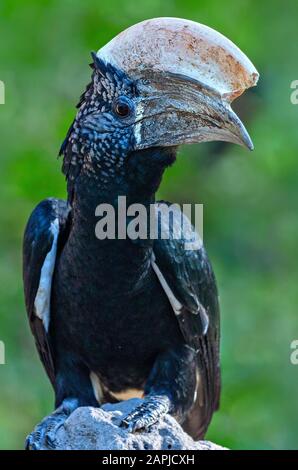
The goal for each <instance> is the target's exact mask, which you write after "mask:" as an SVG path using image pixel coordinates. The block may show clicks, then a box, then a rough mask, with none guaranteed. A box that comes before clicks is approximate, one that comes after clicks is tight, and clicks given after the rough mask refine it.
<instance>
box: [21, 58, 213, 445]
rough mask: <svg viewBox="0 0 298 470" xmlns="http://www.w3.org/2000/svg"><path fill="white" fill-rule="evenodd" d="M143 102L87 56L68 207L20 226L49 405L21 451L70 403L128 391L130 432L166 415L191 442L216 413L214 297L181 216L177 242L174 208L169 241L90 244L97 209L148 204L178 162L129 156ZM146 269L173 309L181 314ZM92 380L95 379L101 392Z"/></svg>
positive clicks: (69, 149) (159, 154)
mask: <svg viewBox="0 0 298 470" xmlns="http://www.w3.org/2000/svg"><path fill="white" fill-rule="evenodd" d="M140 94H141V89H140V88H139V87H138V82H137V81H136V82H133V80H132V79H130V78H128V77H126V76H125V74H123V73H122V72H121V71H119V70H117V69H115V68H114V67H112V66H111V65H106V64H103V63H102V62H100V61H99V60H98V59H96V60H95V67H94V71H93V77H92V82H91V84H90V85H89V86H88V88H87V91H86V92H85V94H84V95H83V97H82V99H81V101H80V104H79V111H78V114H77V117H76V119H75V121H74V123H73V124H72V126H71V128H70V130H69V132H68V135H67V138H66V140H65V142H64V144H63V146H62V149H61V153H62V154H63V155H64V163H63V171H64V173H65V175H66V177H67V181H68V196H69V197H68V201H67V202H64V201H59V200H56V199H47V200H45V201H43V202H42V203H40V204H39V205H38V206H37V208H36V209H35V210H34V212H33V213H32V215H31V217H30V219H29V222H28V224H27V228H26V231H25V237H24V286H25V298H26V307H27V312H28V316H29V321H30V324H31V329H32V332H33V334H34V336H35V340H36V344H37V348H38V351H39V354H40V358H41V360H42V362H43V364H44V366H45V369H46V371H47V374H48V376H49V378H50V380H51V382H52V384H53V387H54V390H55V397H56V399H55V404H56V407H57V409H58V411H57V412H56V414H55V416H54V415H52V416H51V417H50V418H49V421H45V422H43V423H42V424H41V425H40V427H39V428H38V429H37V431H36V432H38V434H36V433H34V434H32V435H31V436H30V437H29V440H28V445H30V443H31V444H32V443H33V442H34V446H35V447H36V446H38V444H36V442H37V441H40V439H41V438H43V437H44V436H46V437H47V439H48V441H51V440H53V439H54V437H53V436H54V434H53V429H55V426H57V425H59V424H61V422H63V420H64V419H65V417H66V416H67V414H69V412H71V411H72V410H73V409H74V408H76V407H77V406H80V405H93V406H97V405H98V402H100V403H102V402H104V401H107V400H116V399H117V398H118V399H119V397H120V398H121V396H122V395H121V394H122V393H124V392H125V391H127V390H130V389H133V390H140V393H142V392H144V394H145V401H144V405H142V407H141V408H139V409H138V410H136V413H134V414H133V415H131V416H128V417H127V418H126V419H125V420H124V422H123V424H124V425H126V426H127V427H129V428H130V429H131V430H135V429H138V428H143V427H145V428H146V427H148V426H150V425H151V424H152V423H153V422H154V421H156V420H157V419H158V417H159V416H162V414H164V413H166V412H170V413H172V414H173V415H174V416H176V417H177V419H178V420H179V421H180V422H181V424H182V425H183V426H184V427H185V429H186V430H187V431H188V432H189V433H190V434H191V435H192V436H194V437H195V438H201V437H203V436H204V434H205V432H206V429H207V427H208V424H209V422H210V420H211V417H212V413H213V412H214V410H216V409H217V407H218V402H219V393H220V372H219V307H218V295H217V289H216V282H215V279H214V274H213V271H212V268H211V265H210V263H209V261H208V258H207V255H206V252H205V250H204V248H203V247H200V248H199V249H196V250H189V251H186V250H185V249H184V242H185V239H188V236H189V233H190V231H191V230H192V229H191V225H190V222H189V221H188V220H187V219H184V226H183V236H182V238H181V239H178V240H177V239H174V237H173V233H174V231H175V226H176V224H178V223H180V219H181V214H180V212H179V211H178V210H177V209H176V211H174V214H173V219H172V225H171V226H170V227H171V229H170V233H171V234H172V236H171V237H170V238H169V239H168V240H165V239H157V240H151V239H146V240H130V239H125V240H122V239H119V238H118V239H117V238H116V239H115V240H109V239H107V240H98V239H97V238H96V236H95V230H94V229H95V225H96V222H97V218H96V216H95V211H96V207H97V206H98V205H99V204H100V203H105V204H107V203H109V204H111V205H112V206H113V207H114V208H115V209H117V204H118V197H119V196H126V199H127V205H130V204H133V203H141V204H143V205H144V206H145V207H147V208H149V206H150V204H154V203H155V193H156V191H157V189H158V187H159V185H160V182H161V179H162V175H163V172H164V170H165V169H166V168H167V167H168V166H169V165H170V164H172V163H173V162H174V161H175V158H176V150H177V148H176V145H174V144H173V146H171V147H162V146H161V147H160V146H149V147H148V148H137V145H136V134H135V132H134V125H135V119H136V117H135V113H136V111H135V110H136V107H137V104H136V103H137V102H138V99H139V97H140ZM119 99H120V100H122V103H126V102H127V103H128V105H129V106H130V113H129V115H128V116H127V117H125V118H123V117H120V116H117V112H116V111H115V102H116V103H118V102H119ZM125 100H126V101H125ZM156 206H157V207H158V203H156ZM54 221H56V226H58V228H59V235H58V240H57V251H56V255H55V262H54V271H53V275H52V277H51V279H52V282H51V286H50V296H49V302H50V304H49V314H50V317H49V321H48V329H47V328H46V325H47V323H46V322H45V321H43V320H42V319H41V318H39V317H38V316H37V311H36V305H35V299H36V295H37V292H38V287H39V282H40V279H41V271H42V267H43V265H44V261H45V258H46V255H47V254H48V253H49V252H50V251H51V248H52V246H53V240H54V235H53V233H52V231H51V227H52V224H53V223H54ZM154 260H155V261H154ZM155 264H156V265H157V266H158V268H159V270H160V271H161V273H162V275H163V276H164V278H165V280H166V282H167V284H168V286H169V287H170V289H171V290H172V292H173V294H174V296H175V298H176V299H177V300H178V302H179V303H180V304H181V305H182V309H181V311H180V313H179V314H178V315H176V314H175V312H174V311H173V308H172V306H171V303H170V301H169V298H168V296H167V295H166V293H165V291H164V289H163V287H162V286H161V283H160V279H159V278H158V276H157V274H156V271H155V270H154V265H155ZM48 292H49V290H48ZM91 373H92V374H93V375H95V376H96V378H97V380H98V383H100V386H101V390H100V392H98V393H95V390H94V383H93V382H92V381H91V379H90V374H91ZM99 395H100V396H99Z"/></svg>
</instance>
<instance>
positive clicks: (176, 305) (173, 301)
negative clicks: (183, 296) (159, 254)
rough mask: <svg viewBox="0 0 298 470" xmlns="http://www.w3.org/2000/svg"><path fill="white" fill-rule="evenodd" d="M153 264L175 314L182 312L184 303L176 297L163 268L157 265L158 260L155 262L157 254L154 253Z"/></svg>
mask: <svg viewBox="0 0 298 470" xmlns="http://www.w3.org/2000/svg"><path fill="white" fill-rule="evenodd" d="M151 265H152V268H153V270H154V272H155V274H156V275H157V277H158V280H159V282H160V284H161V286H162V288H163V290H164V291H165V293H166V295H167V297H168V299H169V302H170V304H171V306H172V308H173V310H174V312H175V315H180V313H181V312H182V309H183V305H182V303H181V302H179V300H178V299H177V297H175V295H174V293H173V291H172V289H171V288H170V286H169V284H168V283H167V281H166V279H165V277H164V275H163V274H162V272H161V270H160V269H159V267H158V266H157V264H156V262H155V255H154V253H152V257H151Z"/></svg>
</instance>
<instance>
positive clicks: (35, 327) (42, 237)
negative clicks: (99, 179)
mask: <svg viewBox="0 0 298 470" xmlns="http://www.w3.org/2000/svg"><path fill="white" fill-rule="evenodd" d="M68 215H69V208H68V206H67V203H66V202H65V201H62V200H58V199H52V198H51V199H45V200H44V201H42V202H41V203H40V204H38V206H37V207H36V208H35V209H34V211H33V212H32V214H31V216H30V218H29V220H28V223H27V226H26V229H25V234H24V241H23V280H24V293H25V303H26V310H27V314H28V318H29V323H30V327H31V331H32V333H33V335H34V338H35V343H36V347H37V350H38V353H39V356H40V359H41V361H42V363H43V365H44V368H45V370H46V372H47V374H48V376H49V379H50V380H51V382H52V383H54V379H55V372H54V362H53V356H52V352H51V344H50V339H49V334H48V332H49V323H50V303H51V286H52V277H53V273H54V269H55V263H56V256H57V251H58V250H59V249H61V246H62V243H63V241H64V240H65V239H66V238H65V237H66V236H67V220H68Z"/></svg>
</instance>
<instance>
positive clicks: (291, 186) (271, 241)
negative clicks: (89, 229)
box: [0, 0, 298, 449]
mask: <svg viewBox="0 0 298 470" xmlns="http://www.w3.org/2000/svg"><path fill="white" fill-rule="evenodd" d="M157 16H177V17H184V18H189V19H192V20H195V21H198V22H202V23H205V24H207V25H209V26H211V27H213V28H215V29H217V30H219V31H220V32H222V33H223V34H225V35H226V36H228V37H229V38H230V39H232V40H233V41H234V42H236V43H237V45H238V46H239V47H240V48H241V49H242V50H243V51H244V52H246V53H247V55H248V56H249V57H250V58H251V59H252V60H253V62H254V63H255V65H256V67H257V68H258V70H259V71H260V73H261V79H260V82H259V86H258V88H257V89H255V90H253V91H251V92H249V93H248V94H247V95H246V96H245V97H241V98H240V100H238V104H237V106H236V108H237V110H238V112H239V114H240V116H241V117H242V119H243V120H244V122H245V124H246V125H247V128H248V129H249V132H250V134H251V136H252V138H253V140H254V143H255V151H254V152H253V153H251V154H250V153H249V152H247V151H245V150H243V149H242V148H240V147H237V146H231V145H228V144H201V145H196V146H189V147H187V148H186V147H184V148H182V149H181V152H180V156H179V158H178V162H177V164H176V165H175V166H173V167H172V168H171V169H170V170H168V172H167V174H166V176H165V179H164V181H163V185H162V190H161V196H162V197H164V198H166V199H169V200H171V199H172V200H173V201H175V202H184V203H186V202H201V203H203V204H204V239H205V244H206V246H207V249H208V252H209V255H210V257H211V260H212V262H213V264H214V269H215V272H216V275H217V279H218V285H219V291H220V297H221V307H222V371H223V391H222V402H221V408H220V411H219V412H218V413H217V414H216V415H215V417H214V419H213V421H212V425H211V426H210V429H209V432H208V436H207V437H208V438H209V439H211V440H214V441H215V442H218V443H220V444H222V445H225V446H228V447H231V448H233V449H244V448H248V449H252V448H266V449H267V448H268V449H271V448H273V449H277V448H280V449H289V448H298V435H297V434H298V431H297V418H298V407H297V391H298V366H296V367H295V366H294V365H291V363H290V343H291V341H292V340H293V339H297V338H298V323H297V301H298V294H297V290H298V289H297V279H298V267H297V259H298V257H297V255H298V247H297V244H298V241H297V234H298V216H297V205H298V184H297V180H298V171H297V168H298V161H297V158H298V155H297V153H298V152H297V130H298V120H297V118H298V106H294V105H293V104H291V101H290V94H291V90H290V83H291V82H292V81H293V80H295V79H298V66H297V40H298V31H297V20H298V5H297V2H296V1H294V0H293V1H292V2H291V1H287V2H281V1H279V2H277V1H272V0H267V1H263V2H257V1H248V0H234V1H229V2H223V1H219V0H218V1H215V0H176V1H175V0H163V1H162V2H161V1H158V0H138V1H133V0H125V1H121V2H120V1H118V0H110V1H109V2H103V1H102V2H101V1H100V0H86V1H84V2H83V1H79V0H59V1H58V0H44V1H43V2H40V1H37V0H27V1H26V2H21V1H17V0H10V1H4V0H1V3H0V38H1V40H0V79H1V80H3V81H4V82H5V85H6V104H5V105H4V106H0V149H1V155H0V218H1V224H0V340H2V341H4V342H5V346H6V365H0V448H1V449H15V448H22V446H23V442H24V438H25V435H26V434H27V433H28V432H30V431H31V430H32V428H33V426H34V425H35V424H36V423H37V422H38V421H39V420H40V419H41V418H42V417H43V416H44V415H45V414H47V413H49V412H50V411H51V410H52V406H53V393H52V390H51V387H50V384H49V382H48V380H47V378H46V375H45V373H44V371H43V369H42V366H41V364H40V362H39V360H38V358H37V353H36V352H35V348H34V345H33V338H32V337H31V334H30V333H29V328H28V325H27V320H26V314H25V309H24V303H23V293H22V280H21V243H22V232H23V229H24V226H25V223H26V220H27V218H28V216H29V213H30V212H31V210H32V209H33V207H34V206H35V205H36V204H37V203H38V202H39V201H40V200H41V199H43V198H45V197H47V196H60V197H64V196H65V182H64V178H63V176H62V175H61V173H60V167H61V161H57V159H56V156H57V153H58V149H59V145H60V143H61V142H62V140H63V138H64V135H65V133H66V131H67V129H68V126H69V124H70V122H71V120H72V118H73V116H74V112H75V110H74V105H75V104H76V102H77V100H78V97H79V95H80V93H81V92H82V90H83V89H84V87H85V85H86V84H87V82H88V80H89V77H90V72H91V71H90V69H89V68H88V63H89V62H90V51H91V50H97V49H98V48H99V47H100V46H102V45H104V44H105V43H106V42H107V41H108V40H109V39H111V38H112V37H113V36H114V35H115V34H117V33H118V32H120V31H121V30H123V29H124V28H126V27H128V26H130V25H132V24H133V23H136V22H138V21H141V20H143V19H146V18H152V17H157Z"/></svg>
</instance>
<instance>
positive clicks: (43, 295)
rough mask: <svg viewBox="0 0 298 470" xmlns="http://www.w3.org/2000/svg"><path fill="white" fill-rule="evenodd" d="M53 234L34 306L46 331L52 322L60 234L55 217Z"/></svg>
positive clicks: (51, 229)
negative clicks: (55, 270)
mask: <svg viewBox="0 0 298 470" xmlns="http://www.w3.org/2000/svg"><path fill="white" fill-rule="evenodd" d="M49 230H50V231H51V232H52V234H53V237H54V238H53V244H52V247H51V249H50V251H49V252H48V253H47V255H46V257H45V260H44V263H43V265H42V268H41V272H40V281H39V286H38V289H37V293H36V297H35V301H34V308H35V314H36V316H37V317H38V318H40V319H41V320H42V322H43V325H44V328H45V330H46V332H48V329H49V324H50V303H51V289H52V279H53V272H54V268H55V262H56V254H57V242H58V235H59V221H58V219H55V220H54V221H53V222H52V223H51V226H50V228H49Z"/></svg>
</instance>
